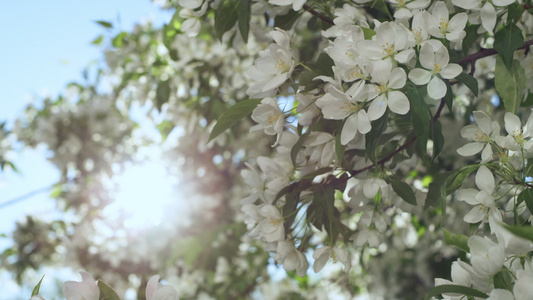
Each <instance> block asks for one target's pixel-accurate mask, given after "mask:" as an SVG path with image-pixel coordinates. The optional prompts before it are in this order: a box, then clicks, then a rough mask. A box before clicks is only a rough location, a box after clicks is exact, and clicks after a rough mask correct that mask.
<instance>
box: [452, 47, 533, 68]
mask: <svg viewBox="0 0 533 300" xmlns="http://www.w3.org/2000/svg"><path fill="white" fill-rule="evenodd" d="M531 45H533V40H529V41H526V42H525V43H524V45H522V47H520V48H518V49H517V50H520V49H528V48H529V46H531ZM495 54H498V52H497V51H496V50H494V49H486V48H481V50H479V51H478V52H476V53H472V54H469V55H467V56H465V57H463V58H462V59H461V60H459V61H458V62H457V63H458V64H460V65H465V64H467V63H470V64H471V69H470V75H473V74H474V71H475V70H476V67H475V62H476V60H478V59H481V58H484V57H487V56H491V55H495Z"/></svg>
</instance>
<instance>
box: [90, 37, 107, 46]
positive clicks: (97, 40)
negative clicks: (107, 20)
mask: <svg viewBox="0 0 533 300" xmlns="http://www.w3.org/2000/svg"><path fill="white" fill-rule="evenodd" d="M103 40H104V36H103V35H99V36H98V37H97V38H95V39H94V40H93V41H92V42H91V44H93V45H100V44H101V43H102V41H103Z"/></svg>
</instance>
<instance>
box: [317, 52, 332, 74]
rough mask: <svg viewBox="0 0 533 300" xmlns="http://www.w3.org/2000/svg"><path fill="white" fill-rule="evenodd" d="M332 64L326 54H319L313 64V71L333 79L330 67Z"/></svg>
mask: <svg viewBox="0 0 533 300" xmlns="http://www.w3.org/2000/svg"><path fill="white" fill-rule="evenodd" d="M334 64H335V62H334V61H333V59H331V57H330V56H329V55H328V54H326V53H321V54H320V55H319V56H318V58H317V60H316V63H315V64H314V68H313V70H316V71H319V72H320V74H322V75H326V76H330V77H333V76H334V73H333V68H332V67H333V65H334Z"/></svg>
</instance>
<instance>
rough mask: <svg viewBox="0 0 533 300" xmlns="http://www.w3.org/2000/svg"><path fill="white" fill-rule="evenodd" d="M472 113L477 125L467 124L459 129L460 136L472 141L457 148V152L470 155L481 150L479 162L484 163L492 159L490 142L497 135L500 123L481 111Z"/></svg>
mask: <svg viewBox="0 0 533 300" xmlns="http://www.w3.org/2000/svg"><path fill="white" fill-rule="evenodd" d="M473 114H474V121H475V122H476V124H477V125H467V126H465V127H463V129H461V136H462V137H464V138H467V139H469V140H471V141H473V142H472V143H468V144H466V145H464V146H462V147H461V148H459V149H457V153H459V154H460V155H462V156H470V155H474V154H477V153H479V152H480V151H481V162H483V163H486V162H488V161H489V160H491V159H492V146H491V142H493V141H494V138H495V137H496V136H498V135H499V132H500V125H499V124H498V123H497V122H495V121H494V122H493V121H492V120H491V119H490V117H489V116H488V115H487V114H486V113H484V112H482V111H474V112H473Z"/></svg>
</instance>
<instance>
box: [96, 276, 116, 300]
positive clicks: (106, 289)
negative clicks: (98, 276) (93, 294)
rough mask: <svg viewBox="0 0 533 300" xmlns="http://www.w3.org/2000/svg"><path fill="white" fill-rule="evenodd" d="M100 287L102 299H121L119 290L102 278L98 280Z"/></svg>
mask: <svg viewBox="0 0 533 300" xmlns="http://www.w3.org/2000/svg"><path fill="white" fill-rule="evenodd" d="M98 289H100V300H121V299H120V297H119V296H118V295H117V292H115V290H113V288H111V287H110V286H109V285H107V284H106V283H104V282H103V281H102V280H98Z"/></svg>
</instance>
